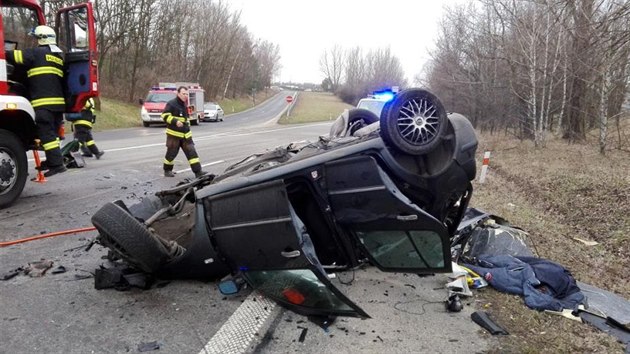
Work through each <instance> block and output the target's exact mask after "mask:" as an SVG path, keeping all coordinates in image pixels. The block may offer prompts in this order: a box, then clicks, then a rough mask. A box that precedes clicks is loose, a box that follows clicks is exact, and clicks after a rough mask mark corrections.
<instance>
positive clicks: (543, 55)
mask: <svg viewBox="0 0 630 354" xmlns="http://www.w3.org/2000/svg"><path fill="white" fill-rule="evenodd" d="M439 31H440V34H439V37H438V39H437V40H436V43H435V49H434V50H433V51H432V53H431V57H432V60H431V61H430V62H429V63H428V64H427V65H426V66H425V67H424V68H419V70H418V71H419V72H420V69H422V71H421V73H420V74H418V75H417V76H416V79H415V81H416V82H415V84H416V85H418V84H420V85H423V86H426V87H428V88H430V89H431V90H432V91H433V92H435V93H437V94H438V96H439V97H440V98H441V100H442V101H443V102H444V104H445V106H446V107H448V109H449V110H453V111H457V112H461V113H464V114H466V115H467V116H468V117H469V118H470V119H471V120H472V121H473V124H474V125H475V126H476V127H477V128H478V129H481V130H489V131H495V130H498V129H504V130H506V131H508V132H510V133H513V134H515V135H517V136H518V137H520V138H527V139H533V140H534V142H535V144H536V146H539V147H542V146H544V145H545V141H546V138H547V136H548V134H550V133H554V134H557V135H560V136H562V137H564V138H565V139H567V140H568V141H571V142H576V141H582V140H585V139H586V138H587V134H589V132H593V131H597V132H598V137H597V139H598V141H599V149H600V152H601V153H602V154H603V153H605V151H606V150H607V149H610V148H617V149H625V150H630V146H629V145H630V143H629V141H630V137H628V136H624V135H623V134H624V132H623V129H622V127H621V125H622V124H623V122H624V121H626V122H627V121H628V120H629V119H630V118H628V116H627V114H626V115H624V113H623V109H622V107H623V101H624V97H628V95H630V94H629V93H628V89H629V86H630V2H629V1H628V0H476V1H470V2H469V3H466V4H465V5H462V6H459V7H453V8H449V9H447V11H446V12H445V15H444V17H443V18H442V19H441V20H440V30H439ZM393 35H405V36H409V41H410V43H414V42H417V43H419V42H420V41H417V40H415V39H414V37H415V36H417V35H419V34H412V33H400V34H395V33H394V34H393ZM320 63H321V70H322V72H324V73H325V74H326V75H327V77H328V78H329V81H328V83H329V84H330V85H331V87H332V88H333V89H335V90H336V92H337V94H338V95H339V96H340V97H341V98H342V99H344V100H345V101H346V102H349V103H352V102H353V101H354V102H356V100H357V99H358V98H360V97H363V96H364V95H365V94H367V93H369V92H370V91H372V90H375V89H379V88H382V87H384V86H388V85H400V86H405V85H406V83H405V82H404V79H403V77H404V75H403V74H402V70H401V69H400V64H399V62H398V60H397V58H396V57H395V56H393V55H391V54H390V53H389V51H387V50H384V51H377V52H370V53H367V54H366V55H362V54H361V50H360V49H359V48H356V49H345V50H344V49H342V48H338V47H333V48H331V49H328V50H326V51H325V52H324V54H323V55H322V58H321V61H320ZM627 104H628V103H626V105H627ZM626 107H627V106H626Z"/></svg>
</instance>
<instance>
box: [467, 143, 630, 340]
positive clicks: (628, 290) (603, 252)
mask: <svg viewBox="0 0 630 354" xmlns="http://www.w3.org/2000/svg"><path fill="white" fill-rule="evenodd" d="M479 138H480V146H479V150H478V155H479V156H478V159H477V160H478V161H481V155H482V154H483V151H486V150H489V151H491V152H492V157H491V158H490V169H489V174H488V177H487V179H486V183H484V184H483V185H480V184H478V183H477V182H475V183H474V185H475V192H474V193H473V199H472V201H471V206H473V207H477V208H480V209H483V210H485V211H487V212H490V213H493V214H497V215H500V216H502V217H504V218H506V219H508V220H509V221H510V222H511V223H512V224H514V225H517V226H520V227H522V228H523V229H525V230H527V231H528V232H529V233H530V237H531V239H532V241H533V243H534V244H535V246H536V250H537V253H538V255H539V256H540V257H542V258H546V259H550V260H552V261H555V262H557V263H560V264H562V265H564V266H565V267H566V268H568V269H569V270H570V271H571V272H572V274H573V275H574V276H575V278H576V279H578V280H580V281H583V282H585V283H589V284H592V285H595V286H597V287H600V288H603V289H606V290H609V291H613V292H615V293H617V294H620V295H621V296H623V297H625V298H630V277H629V276H628V269H629V267H630V153H628V152H623V151H608V152H607V155H606V156H601V155H600V154H599V153H598V149H597V146H595V145H592V144H583V145H578V144H572V145H569V144H567V143H566V142H564V141H562V140H559V139H556V140H551V141H549V142H548V143H547V147H546V148H544V149H535V148H534V147H533V144H532V143H531V142H527V141H524V142H521V141H518V140H515V139H512V138H508V137H506V136H503V135H494V136H489V135H481V136H480V137H479ZM479 167H480V166H479ZM574 237H578V238H581V239H586V240H593V241H597V242H599V244H598V245H596V246H586V245H584V244H583V243H581V242H578V241H576V240H575V239H574ZM477 300H478V301H479V302H478V304H480V305H487V304H490V305H487V309H488V311H490V313H491V314H492V315H493V316H494V317H495V318H496V319H497V321H498V322H499V323H501V324H502V325H503V326H505V327H506V328H507V329H508V331H510V332H511V335H510V336H506V337H503V338H501V339H500V340H499V343H500V347H499V348H496V351H497V352H532V353H534V352H536V353H538V352H622V351H623V349H622V347H621V345H620V344H619V343H617V342H616V341H615V339H614V338H613V337H611V336H608V335H606V334H604V333H602V332H600V331H598V330H596V329H592V328H591V327H590V326H588V325H586V324H580V323H578V322H574V321H570V320H568V319H565V318H562V317H555V316H552V315H548V314H544V313H538V312H536V311H533V310H530V309H528V308H527V307H526V306H525V305H524V303H523V301H522V300H521V299H520V298H518V297H514V296H510V295H505V294H500V293H498V292H496V291H492V290H488V291H485V292H482V293H480V294H479V297H478V299H477Z"/></svg>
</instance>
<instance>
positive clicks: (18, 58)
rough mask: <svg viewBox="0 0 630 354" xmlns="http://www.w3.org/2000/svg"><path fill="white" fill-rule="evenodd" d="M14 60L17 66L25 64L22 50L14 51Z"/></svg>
mask: <svg viewBox="0 0 630 354" xmlns="http://www.w3.org/2000/svg"><path fill="white" fill-rule="evenodd" d="M13 60H14V61H15V63H16V64H24V55H23V54H22V51H21V50H14V51H13Z"/></svg>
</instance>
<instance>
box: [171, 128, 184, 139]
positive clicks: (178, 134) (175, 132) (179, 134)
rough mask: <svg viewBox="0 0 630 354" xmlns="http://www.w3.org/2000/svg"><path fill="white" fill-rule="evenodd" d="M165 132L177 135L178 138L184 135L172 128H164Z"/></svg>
mask: <svg viewBox="0 0 630 354" xmlns="http://www.w3.org/2000/svg"><path fill="white" fill-rule="evenodd" d="M166 134H168V135H172V136H175V137H178V138H184V137H185V136H184V133H182V132H178V131H175V130H173V129H168V128H167V129H166Z"/></svg>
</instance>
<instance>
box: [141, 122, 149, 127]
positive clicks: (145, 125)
mask: <svg viewBox="0 0 630 354" xmlns="http://www.w3.org/2000/svg"><path fill="white" fill-rule="evenodd" d="M142 125H144V127H145V128H148V127H150V126H151V124H149V123H147V122H142Z"/></svg>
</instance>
